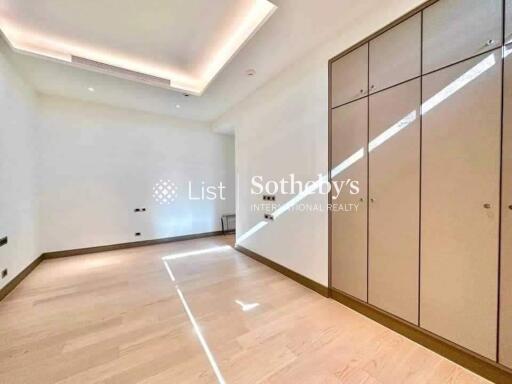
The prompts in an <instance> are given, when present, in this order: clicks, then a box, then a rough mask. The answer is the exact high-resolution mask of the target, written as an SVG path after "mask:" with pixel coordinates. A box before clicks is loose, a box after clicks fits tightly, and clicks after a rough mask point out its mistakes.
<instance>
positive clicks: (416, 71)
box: [370, 13, 421, 93]
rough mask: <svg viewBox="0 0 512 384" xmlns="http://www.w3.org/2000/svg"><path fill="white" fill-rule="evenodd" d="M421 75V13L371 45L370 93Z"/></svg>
mask: <svg viewBox="0 0 512 384" xmlns="http://www.w3.org/2000/svg"><path fill="white" fill-rule="evenodd" d="M420 74H421V14H420V13H418V14H417V15H415V16H413V17H411V18H410V19H407V20H406V21H404V22H402V23H401V24H399V25H397V26H396V27H394V28H392V29H390V30H389V31H387V32H385V33H384V34H382V35H380V36H379V37H377V38H376V39H374V40H372V41H371V42H370V93H373V92H376V91H380V90H382V89H384V88H388V87H391V86H393V85H396V84H399V83H402V82H404V81H406V80H410V79H412V78H415V77H418V76H419V75H420Z"/></svg>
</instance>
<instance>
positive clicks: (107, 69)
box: [71, 56, 171, 87]
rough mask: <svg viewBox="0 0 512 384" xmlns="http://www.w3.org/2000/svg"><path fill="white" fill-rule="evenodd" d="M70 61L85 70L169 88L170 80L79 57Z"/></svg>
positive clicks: (73, 57)
mask: <svg viewBox="0 0 512 384" xmlns="http://www.w3.org/2000/svg"><path fill="white" fill-rule="evenodd" d="M71 61H72V63H73V64H78V65H80V66H84V67H87V68H91V69H94V70H97V71H100V72H104V73H109V74H113V75H117V76H120V77H124V78H128V79H133V80H137V81H140V82H143V83H147V84H151V85H159V86H163V87H170V86H171V80H169V79H164V78H162V77H158V76H152V75H147V74H145V73H140V72H137V71H131V70H129V69H124V68H120V67H116V66H114V65H109V64H105V63H100V62H99V61H94V60H90V59H86V58H84V57H80V56H71Z"/></svg>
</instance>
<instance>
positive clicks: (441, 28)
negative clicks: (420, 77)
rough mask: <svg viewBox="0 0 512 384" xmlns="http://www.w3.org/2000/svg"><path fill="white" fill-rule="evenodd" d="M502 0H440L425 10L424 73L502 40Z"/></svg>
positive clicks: (466, 56) (452, 62) (473, 53)
mask: <svg viewBox="0 0 512 384" xmlns="http://www.w3.org/2000/svg"><path fill="white" fill-rule="evenodd" d="M502 4H503V3H502V0H440V1H439V2H437V3H435V4H433V5H431V6H430V7H428V8H427V9H425V10H424V11H423V73H428V72H431V71H433V70H436V69H439V68H442V67H444V66H447V65H450V64H454V63H456V62H459V61H461V60H465V59H467V58H470V57H473V56H475V55H478V54H479V53H483V52H485V51H487V50H490V49H492V48H496V47H499V46H500V45H501V43H502V19H503V8H502Z"/></svg>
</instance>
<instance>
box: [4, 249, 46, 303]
mask: <svg viewBox="0 0 512 384" xmlns="http://www.w3.org/2000/svg"><path fill="white" fill-rule="evenodd" d="M41 261H43V257H42V255H41V256H39V257H38V258H37V259H35V260H34V261H33V262H31V263H30V264H29V265H28V267H26V268H25V269H24V270H23V271H21V272H20V273H18V274H17V275H16V276H15V277H14V278H13V279H12V280H11V281H9V282H8V283H7V284H6V285H5V286H4V287H3V288H2V289H0V300H3V299H4V298H5V297H6V296H7V295H8V294H9V293H11V292H12V291H13V290H14V288H16V287H17V286H18V284H19V283H21V282H22V280H23V279H24V278H25V277H27V276H28V274H29V273H30V272H32V271H33V270H34V269H35V268H36V267H37V266H38V265H39V263H41Z"/></svg>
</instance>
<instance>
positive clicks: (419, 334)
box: [330, 288, 512, 384]
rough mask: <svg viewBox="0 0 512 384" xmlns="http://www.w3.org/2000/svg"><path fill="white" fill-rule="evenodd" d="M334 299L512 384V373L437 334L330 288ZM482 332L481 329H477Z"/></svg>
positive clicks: (487, 375) (479, 372) (480, 372)
mask: <svg viewBox="0 0 512 384" xmlns="http://www.w3.org/2000/svg"><path fill="white" fill-rule="evenodd" d="M330 296H331V297H332V298H333V299H334V300H336V301H338V302H340V303H341V304H343V305H345V306H347V307H349V308H351V309H353V310H355V311H356V312H359V313H361V314H362V315H364V316H366V317H368V318H370V319H372V320H374V321H376V322H377V323H379V324H382V325H384V326H385V327H387V328H389V329H391V330H393V331H395V332H397V333H399V334H401V335H403V336H405V337H407V338H408V339H411V340H412V341H414V342H416V343H418V344H421V345H423V346H424V347H426V348H428V349H430V350H431V351H434V352H436V353H438V354H440V355H441V356H444V357H446V358H447V359H449V360H451V361H453V362H455V363H457V364H459V365H461V366H463V367H464V368H466V369H469V370H470V371H472V372H475V373H476V374H477V375H480V376H482V377H484V378H486V379H488V380H490V381H492V382H493V383H499V384H501V383H503V384H505V383H507V384H509V383H512V370H509V369H507V368H506V367H504V366H502V365H500V364H498V363H496V362H494V361H492V360H489V359H487V358H485V357H483V356H480V355H477V354H475V353H474V352H471V351H469V350H467V349H465V348H463V347H460V346H458V345H456V344H454V343H452V342H450V341H448V340H445V339H443V338H441V337H439V336H436V335H434V334H433V333H431V332H428V331H427V330H424V329H422V328H420V327H418V326H416V325H413V324H411V323H408V322H406V321H404V320H401V319H399V318H397V317H395V316H393V315H391V314H389V313H387V312H384V311H382V310H380V309H378V308H376V307H374V306H372V305H370V304H367V303H365V302H363V301H360V300H359V299H356V298H354V297H352V296H349V295H347V294H345V293H343V292H340V291H338V290H336V289H334V288H331V289H330ZM475 332H478V330H475Z"/></svg>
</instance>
